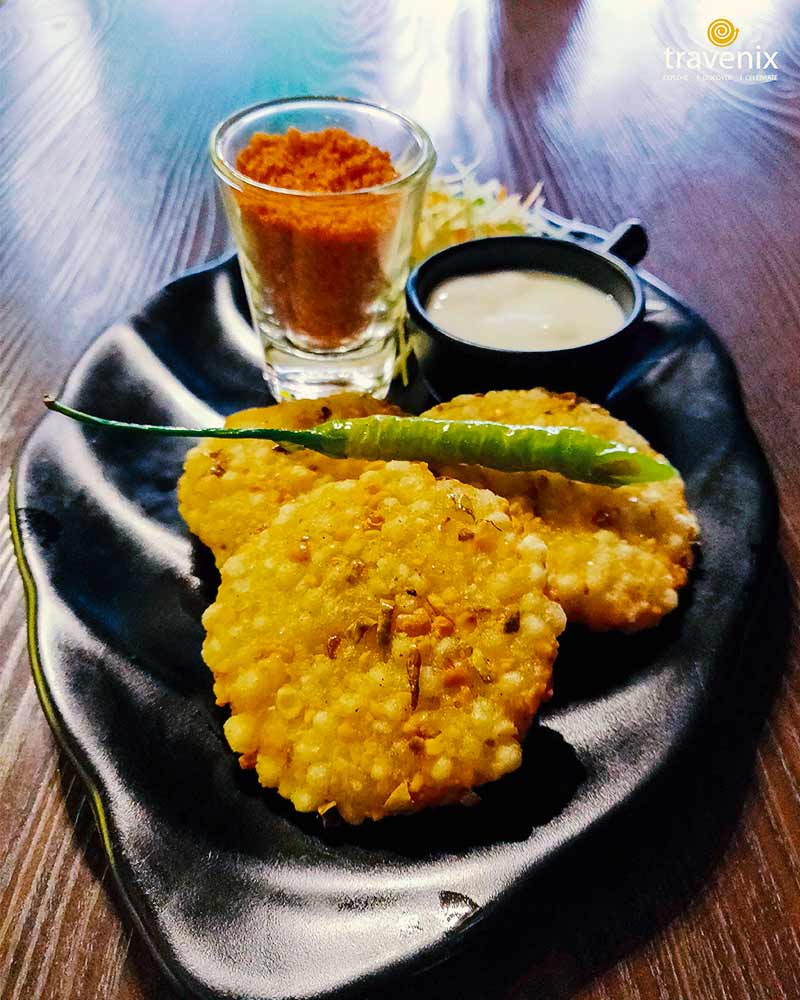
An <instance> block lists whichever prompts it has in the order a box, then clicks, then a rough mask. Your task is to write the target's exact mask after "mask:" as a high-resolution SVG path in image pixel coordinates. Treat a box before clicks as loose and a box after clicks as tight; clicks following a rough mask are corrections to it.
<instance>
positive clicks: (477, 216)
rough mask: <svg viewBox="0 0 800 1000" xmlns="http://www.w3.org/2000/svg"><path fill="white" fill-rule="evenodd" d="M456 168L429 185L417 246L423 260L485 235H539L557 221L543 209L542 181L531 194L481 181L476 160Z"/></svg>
mask: <svg viewBox="0 0 800 1000" xmlns="http://www.w3.org/2000/svg"><path fill="white" fill-rule="evenodd" d="M454 166H455V171H456V172H455V173H454V174H451V175H450V176H447V177H438V178H434V179H433V180H432V181H431V183H430V184H429V186H428V190H427V193H426V195H425V201H424V203H423V206H422V217H421V218H420V222H419V226H418V228H417V233H416V237H415V239H414V247H413V250H412V255H411V256H412V263H413V264H419V263H420V261H423V260H425V258H426V257H430V256H431V255H432V254H434V253H437V252H438V251H439V250H444V248H445V247H449V246H452V244H454V243H463V242H464V241H465V240H474V239H478V238H480V237H483V236H520V235H523V234H525V233H527V234H529V235H531V236H539V235H542V234H543V233H546V232H552V231H553V228H554V227H553V226H552V225H551V224H550V223H549V222H547V221H546V219H545V218H544V216H543V215H542V212H541V208H542V204H543V203H544V198H543V197H542V185H541V182H540V183H539V184H537V185H536V186H535V187H534V189H533V190H532V191H531V192H530V194H529V195H528V196H527V197H525V198H523V197H522V195H518V194H509V193H508V192H507V191H506V189H505V187H504V186H503V185H502V184H501V183H500V181H498V180H489V181H479V180H477V179H476V178H475V167H476V166H477V164H475V163H473V164H471V165H470V166H466V165H465V164H463V163H461V162H460V161H458V160H456V161H455V162H454Z"/></svg>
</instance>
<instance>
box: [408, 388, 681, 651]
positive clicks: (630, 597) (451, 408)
mask: <svg viewBox="0 0 800 1000" xmlns="http://www.w3.org/2000/svg"><path fill="white" fill-rule="evenodd" d="M425 416H431V417H440V418H442V417H452V418H454V419H473V420H496V421H500V422H502V423H509V424H539V425H544V426H559V425H561V426H570V427H582V428H583V429H584V430H585V431H587V432H588V433H590V434H596V435H597V436H598V437H603V438H608V439H609V440H613V441H619V442H621V443H622V444H627V445H631V446H633V447H635V448H637V449H639V450H640V451H643V452H646V453H647V454H649V455H652V456H654V457H660V456H658V453H657V452H656V451H654V450H653V448H651V447H650V445H649V444H648V443H647V441H645V439H644V438H643V437H642V436H641V435H640V434H637V433H636V431H634V430H633V429H632V428H631V427H630V426H629V425H628V424H626V423H625V422H624V421H622V420H617V419H616V418H615V417H612V416H611V414H610V413H609V412H608V411H607V410H604V409H603V408H602V407H600V406H597V405H596V404H594V403H589V402H587V401H586V400H584V399H581V398H580V397H578V396H576V395H575V394H574V393H561V394H557V393H552V392H548V391H547V390H545V389H530V390H519V391H515V390H506V391H501V392H487V393H486V394H485V395H475V396H470V395H466V396H457V397H456V398H455V399H453V400H451V401H450V402H449V403H441V404H440V405H439V406H434V407H433V408H432V409H430V410H428V411H427V413H426V414H425ZM436 471H437V472H439V473H440V474H441V475H445V476H450V477H453V478H456V479H459V480H461V481H463V482H467V483H471V484H473V485H475V486H480V487H484V488H486V489H490V490H493V491H494V492H495V493H497V494H499V495H500V496H504V497H506V498H508V500H509V503H510V509H511V513H512V517H514V519H515V520H516V521H517V522H518V523H519V524H520V525H521V527H522V529H523V530H526V531H534V532H535V533H536V534H538V535H540V536H541V538H543V539H544V541H545V542H546V543H547V552H548V555H547V570H548V584H547V592H548V594H549V595H550V596H551V597H552V598H553V599H554V600H556V601H558V602H559V604H561V605H562V607H563V608H564V610H565V611H566V613H567V618H568V619H569V620H570V621H575V622H582V623H583V624H585V625H588V626H589V627H590V628H593V629H597V630H606V629H622V630H624V631H628V632H634V631H637V630H639V629H643V628H648V627H650V626H652V625H656V624H658V622H659V621H660V620H661V618H662V617H663V616H664V615H665V614H666V613H667V612H668V611H671V610H672V609H673V608H674V607H675V606H676V605H677V603H678V589H679V588H680V587H682V586H683V585H684V584H685V583H686V580H687V577H688V574H689V569H690V568H691V565H692V559H693V553H692V545H693V543H694V542H695V541H696V539H697V537H698V525H697V520H696V519H695V517H694V515H693V514H692V513H691V512H690V511H689V510H688V508H687V506H686V499H685V496H684V486H683V480H682V479H681V478H680V477H678V476H676V477H675V478H674V479H667V480H664V481H663V482H658V483H644V484H641V485H636V486H623V487H620V488H618V489H612V488H611V487H609V486H593V485H590V484H587V483H578V482H574V481H573V480H570V479H565V478H564V477H563V476H560V475H558V474H557V473H552V472H531V473H528V472H514V473H508V472H506V473H504V472H497V471H495V470H492V469H483V468H479V467H474V466H443V467H441V468H439V469H437V470H436Z"/></svg>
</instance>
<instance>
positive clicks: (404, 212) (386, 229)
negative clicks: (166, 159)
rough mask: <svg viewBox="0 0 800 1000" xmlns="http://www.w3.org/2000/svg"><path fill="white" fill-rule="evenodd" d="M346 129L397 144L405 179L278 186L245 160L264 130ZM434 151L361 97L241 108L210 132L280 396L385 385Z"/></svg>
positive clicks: (392, 150)
mask: <svg viewBox="0 0 800 1000" xmlns="http://www.w3.org/2000/svg"><path fill="white" fill-rule="evenodd" d="M290 128H296V129H297V130H298V131H300V132H319V131H321V130H323V129H326V128H341V129H344V130H345V131H346V132H348V133H350V134H351V135H354V136H356V137H359V138H362V139H365V140H367V141H368V142H369V143H371V144H372V145H373V146H377V147H378V148H380V149H382V150H385V151H386V152H387V153H389V155H390V157H391V160H392V165H393V167H394V169H395V171H396V172H397V176H396V177H395V178H394V179H392V180H390V181H388V182H387V183H384V184H380V185H376V186H373V187H366V188H361V189H358V190H355V191H344V192H335V193H331V192H323V191H303V190H293V189H287V188H278V187H272V186H270V185H268V184H262V183H260V182H258V181H256V180H254V179H252V178H251V177H248V176H247V175H245V174H244V173H242V172H241V171H240V170H239V169H237V165H236V164H237V157H238V154H239V152H240V151H241V150H242V149H244V148H245V147H246V146H247V145H248V143H249V142H250V139H251V137H252V136H253V135H254V134H255V133H257V132H264V133H267V134H272V135H281V134H284V133H286V132H287V131H288V130H289V129H290ZM435 160H436V156H435V153H434V150H433V145H432V143H431V140H430V139H429V137H428V136H427V134H426V133H425V132H424V131H423V130H422V129H421V128H420V126H419V125H417V124H416V123H415V122H413V121H411V120H410V119H408V118H405V117H404V116H403V115H399V114H396V113H395V112H392V111H388V110H386V109H385V108H381V107H378V106H377V105H374V104H368V103H366V102H365V101H352V100H345V99H343V98H336V97H301V98H292V99H290V100H279V101H269V102H267V103H265V104H258V105H255V106H253V107H250V108H245V109H244V110H242V111H238V112H236V113H235V114H233V115H231V117H230V118H227V119H226V120H225V121H223V122H222V123H221V124H219V125H218V126H217V127H216V128H215V129H214V131H213V132H212V134H211V162H212V164H213V167H214V171H215V173H216V175H217V178H218V180H219V185H220V190H221V192H222V198H223V202H224V204H225V210H226V213H227V216H228V220H229V223H230V226H231V229H232V231H233V236H234V240H235V242H236V249H237V253H238V257H239V264H240V266H241V270H242V277H243V279H244V286H245V290H246V293H247V300H248V303H249V305H250V312H251V317H252V322H253V325H254V327H255V329H256V332H257V333H258V334H259V336H260V337H261V342H262V344H263V348H264V361H265V378H266V380H267V383H268V385H269V388H270V391H271V392H272V395H273V396H274V397H275V399H278V400H281V399H313V398H317V397H319V396H327V395H330V394H333V393H336V392H343V391H346V390H355V391H358V392H367V393H371V394H372V395H374V396H377V397H378V398H383V397H384V396H385V395H386V393H387V392H388V391H389V384H390V382H391V379H392V375H393V371H394V365H395V360H396V357H397V336H398V331H399V328H400V325H401V324H402V322H403V320H404V316H405V299H404V288H405V282H406V279H407V277H408V270H409V260H410V256H411V247H412V242H413V238H414V232H415V230H416V226H417V223H418V221H419V214H420V210H421V207H422V199H423V196H424V193H425V186H426V184H427V181H428V177H429V176H430V173H431V170H432V169H433V166H434V163H435Z"/></svg>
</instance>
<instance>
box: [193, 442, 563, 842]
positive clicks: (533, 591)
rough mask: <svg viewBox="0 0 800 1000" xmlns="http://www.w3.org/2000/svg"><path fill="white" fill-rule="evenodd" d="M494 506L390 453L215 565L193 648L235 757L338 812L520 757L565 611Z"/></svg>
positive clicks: (351, 812) (469, 783) (262, 777)
mask: <svg viewBox="0 0 800 1000" xmlns="http://www.w3.org/2000/svg"><path fill="white" fill-rule="evenodd" d="M544 582H545V547H544V544H543V542H542V541H541V540H540V539H539V538H537V537H536V535H533V534H527V535H521V534H520V533H518V532H517V531H515V530H514V528H513V526H512V523H511V519H510V517H509V515H508V504H507V503H506V501H505V500H503V499H501V498H500V497H497V496H495V495H494V494H492V493H489V492H488V491H484V490H476V489H473V488H472V487H470V486H464V485H463V484H461V483H456V482H450V481H447V480H438V481H437V480H436V479H435V478H434V476H433V475H432V474H431V473H430V472H429V471H428V469H427V468H426V467H425V466H424V465H419V464H410V463H407V462H390V463H388V464H386V465H385V466H383V467H382V468H380V469H375V470H370V471H368V472H365V473H364V474H363V475H362V476H361V477H360V478H359V479H357V480H351V481H345V482H338V483H328V484H326V485H323V486H320V487H318V488H317V489H315V490H314V491H313V492H311V493H307V494H306V495H305V496H302V497H299V498H298V499H297V500H295V501H294V502H293V503H290V504H287V505H285V506H284V507H283V508H282V509H281V511H280V512H279V513H278V514H277V516H276V517H275V519H274V520H273V522H272V524H271V525H270V526H269V527H268V528H267V529H266V530H265V531H263V532H262V533H261V534H259V535H257V536H256V537H254V538H252V539H251V540H250V541H249V542H247V543H246V544H245V545H244V546H242V548H241V549H240V550H239V551H238V552H237V553H236V554H235V555H234V556H232V557H231V558H230V559H228V561H227V562H226V563H225V565H224V566H223V568H222V584H221V586H220V589H219V593H218V596H217V600H216V603H215V604H213V605H212V606H211V607H210V608H209V609H208V611H206V613H205V616H204V618H203V623H204V625H205V627H206V630H207V637H206V641H205V645H204V647H203V656H204V658H205V661H206V663H207V664H208V666H209V667H210V668H211V670H212V671H213V673H214V677H215V685H214V690H215V693H216V697H217V702H218V704H220V705H226V704H229V705H230V707H231V716H230V718H229V719H228V721H227V722H226V724H225V734H226V736H227V738H228V741H229V743H230V745H231V747H232V748H233V750H235V751H236V752H237V753H238V754H240V755H241V759H240V763H241V766H242V767H246V768H252V767H254V768H255V769H256V771H257V774H258V778H259V781H260V782H261V784H262V785H265V786H268V787H271V788H277V789H278V792H279V793H280V794H281V795H282V796H284V797H285V798H287V799H290V800H291V801H292V803H293V804H294V806H295V808H296V809H298V810H299V811H300V812H310V811H313V810H316V811H318V812H320V813H324V812H326V811H327V810H328V809H332V808H333V807H334V806H335V807H336V808H337V809H338V811H339V813H340V815H341V816H342V817H343V818H344V819H345V820H346V821H347V822H349V823H359V822H361V821H362V820H363V819H365V818H367V817H371V818H372V819H378V818H380V817H382V816H386V815H389V814H392V813H401V812H413V811H416V810H418V809H422V808H423V807H425V806H428V805H434V804H440V803H447V802H456V801H459V800H461V799H462V798H464V796H465V795H466V794H467V793H468V792H469V790H470V789H472V788H473V787H474V786H476V785H480V784H482V783H483V782H487V781H492V780H494V779H496V778H499V777H500V776H501V775H503V774H506V773H507V772H509V771H513V770H514V769H515V768H517V767H518V766H519V764H520V760H521V749H520V741H521V740H522V738H523V736H524V735H525V732H526V731H527V729H528V727H529V725H530V723H531V720H532V718H533V716H534V714H535V713H536V710H537V709H538V707H539V704H540V703H541V701H542V700H543V699H545V698H546V697H548V696H549V693H550V675H551V667H552V663H553V660H554V658H555V655H556V650H557V646H558V644H557V641H556V640H557V636H558V635H559V633H560V632H561V631H562V629H563V628H564V624H565V617H564V613H563V612H562V610H561V608H560V607H559V606H558V605H557V604H555V603H554V602H552V601H550V600H549V599H548V598H547V597H545V595H544V590H543V588H544Z"/></svg>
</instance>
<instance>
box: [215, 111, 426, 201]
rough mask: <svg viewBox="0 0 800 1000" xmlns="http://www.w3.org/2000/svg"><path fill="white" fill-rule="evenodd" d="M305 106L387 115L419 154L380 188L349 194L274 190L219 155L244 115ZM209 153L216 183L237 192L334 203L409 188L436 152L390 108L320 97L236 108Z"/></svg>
mask: <svg viewBox="0 0 800 1000" xmlns="http://www.w3.org/2000/svg"><path fill="white" fill-rule="evenodd" d="M309 103H310V104H327V103H330V104H338V105H350V106H352V107H360V108H370V109H372V110H374V111H379V112H381V113H382V114H385V115H388V116H389V117H390V118H394V119H396V120H397V121H399V122H401V123H402V124H403V125H405V126H406V127H407V128H408V129H409V131H410V132H411V134H412V135H413V136H414V137H415V138H416V139H417V141H418V143H419V145H420V151H419V154H418V155H417V157H416V158H415V159H414V161H413V162H412V164H411V166H410V167H409V168H408V170H406V171H405V172H404V173H402V174H400V176H399V177H393V178H392V180H390V181H385V182H384V183H383V184H373V185H372V186H370V187H363V188H356V189H355V190H353V191H303V190H300V189H298V188H282V187H275V186H274V185H272V184H264V183H263V182H262V181H257V180H254V179H253V178H252V177H248V176H247V174H243V173H242V172H241V171H240V170H237V169H236V167H235V166H234V165H233V164H232V163H230V161H228V160H227V159H226V158H225V157H224V156H223V155H222V152H221V150H220V144H221V142H222V138H223V136H224V135H225V133H226V132H227V131H229V130H230V129H231V128H232V127H233V126H234V125H236V124H237V122H239V121H241V119H242V118H244V117H245V116H246V115H250V114H252V113H253V112H255V111H262V110H267V109H275V108H278V107H279V106H280V105H285V106H286V107H289V108H290V107H291V106H292V105H293V104H309ZM209 153H210V156H211V165H212V167H213V168H214V172H215V173H216V175H217V176H218V177H219V178H220V180H222V181H225V182H226V183H227V184H229V185H231V186H233V187H236V188H237V189H238V190H240V191H241V190H243V189H246V188H253V189H255V190H258V191H264V192H268V193H269V194H278V195H292V196H294V197H296V198H328V199H334V198H351V197H352V196H353V195H370V194H372V195H376V194H377V195H381V194H387V193H390V192H392V191H394V190H396V189H397V188H402V187H405V186H407V185H409V184H410V183H411V182H412V181H414V180H415V179H417V178H418V177H419V176H421V175H424V174H425V173H426V172H427V173H430V171H431V170H432V169H433V167H434V164H435V163H436V150H435V149H434V147H433V143H432V141H431V138H430V136H429V135H428V133H427V132H426V131H425V129H424V128H422V126H421V125H418V124H417V122H415V121H414V120H413V119H412V118H409V117H408V116H407V115H403V114H400V113H399V112H398V111H392V110H391V109H390V108H386V107H383V106H382V105H380V104H374V103H373V102H371V101H361V100H358V99H356V98H350V97H336V96H324V95H308V96H304V97H279V98H277V99H275V100H272V101H261V102H259V103H257V104H250V105H248V106H247V107H246V108H240V109H239V110H238V111H234V112H233V114H231V115H229V116H228V117H227V118H224V119H223V120H222V121H221V122H219V124H217V125H215V126H214V128H213V129H212V130H211V135H210V137H209Z"/></svg>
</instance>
